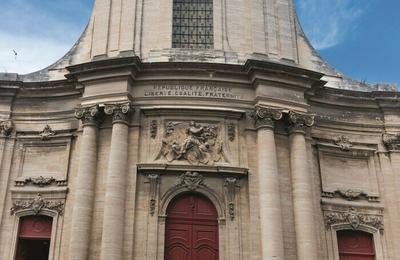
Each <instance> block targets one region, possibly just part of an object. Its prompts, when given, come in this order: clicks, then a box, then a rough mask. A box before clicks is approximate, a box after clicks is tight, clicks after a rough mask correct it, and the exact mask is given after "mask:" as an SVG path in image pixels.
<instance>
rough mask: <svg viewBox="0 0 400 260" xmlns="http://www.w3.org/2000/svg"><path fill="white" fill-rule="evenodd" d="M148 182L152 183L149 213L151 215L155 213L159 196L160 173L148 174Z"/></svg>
mask: <svg viewBox="0 0 400 260" xmlns="http://www.w3.org/2000/svg"><path fill="white" fill-rule="evenodd" d="M147 179H148V181H147V182H148V183H149V184H150V188H149V198H150V200H149V213H150V215H152V216H153V215H154V213H155V209H156V197H157V187H158V183H159V179H160V176H159V175H158V174H149V175H147Z"/></svg>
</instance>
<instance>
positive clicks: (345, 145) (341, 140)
mask: <svg viewBox="0 0 400 260" xmlns="http://www.w3.org/2000/svg"><path fill="white" fill-rule="evenodd" d="M333 142H334V143H335V144H336V145H337V146H339V148H340V150H342V151H349V150H350V148H351V147H352V146H353V143H352V142H351V140H350V138H349V137H348V136H346V135H341V136H338V137H336V138H334V139H333Z"/></svg>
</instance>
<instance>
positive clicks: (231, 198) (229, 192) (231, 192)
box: [224, 177, 240, 220]
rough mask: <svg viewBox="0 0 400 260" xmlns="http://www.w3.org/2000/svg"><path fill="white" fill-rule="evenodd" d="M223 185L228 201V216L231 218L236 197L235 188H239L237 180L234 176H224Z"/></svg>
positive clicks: (232, 218) (233, 213) (233, 216)
mask: <svg viewBox="0 0 400 260" xmlns="http://www.w3.org/2000/svg"><path fill="white" fill-rule="evenodd" d="M224 187H225V189H226V199H227V203H228V212H229V217H230V218H231V220H234V219H235V215H236V214H235V197H236V192H237V191H236V190H237V189H238V188H240V185H239V184H238V180H237V179H236V178H232V177H229V178H226V179H225V182H224Z"/></svg>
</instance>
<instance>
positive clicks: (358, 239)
mask: <svg viewBox="0 0 400 260" xmlns="http://www.w3.org/2000/svg"><path fill="white" fill-rule="evenodd" d="M337 239H338V247H339V248H338V249H339V259H340V260H353V259H357V260H375V247H374V239H373V236H372V234H369V233H366V232H362V231H354V230H340V231H338V232H337Z"/></svg>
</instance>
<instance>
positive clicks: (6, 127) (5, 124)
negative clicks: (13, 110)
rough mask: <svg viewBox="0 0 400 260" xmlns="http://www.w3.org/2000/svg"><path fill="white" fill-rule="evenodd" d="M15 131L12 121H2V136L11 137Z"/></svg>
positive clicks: (0, 131)
mask: <svg viewBox="0 0 400 260" xmlns="http://www.w3.org/2000/svg"><path fill="white" fill-rule="evenodd" d="M13 130H14V123H13V122H12V121H11V120H5V121H0V136H3V137H9V136H10V135H11V133H12V131H13Z"/></svg>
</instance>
